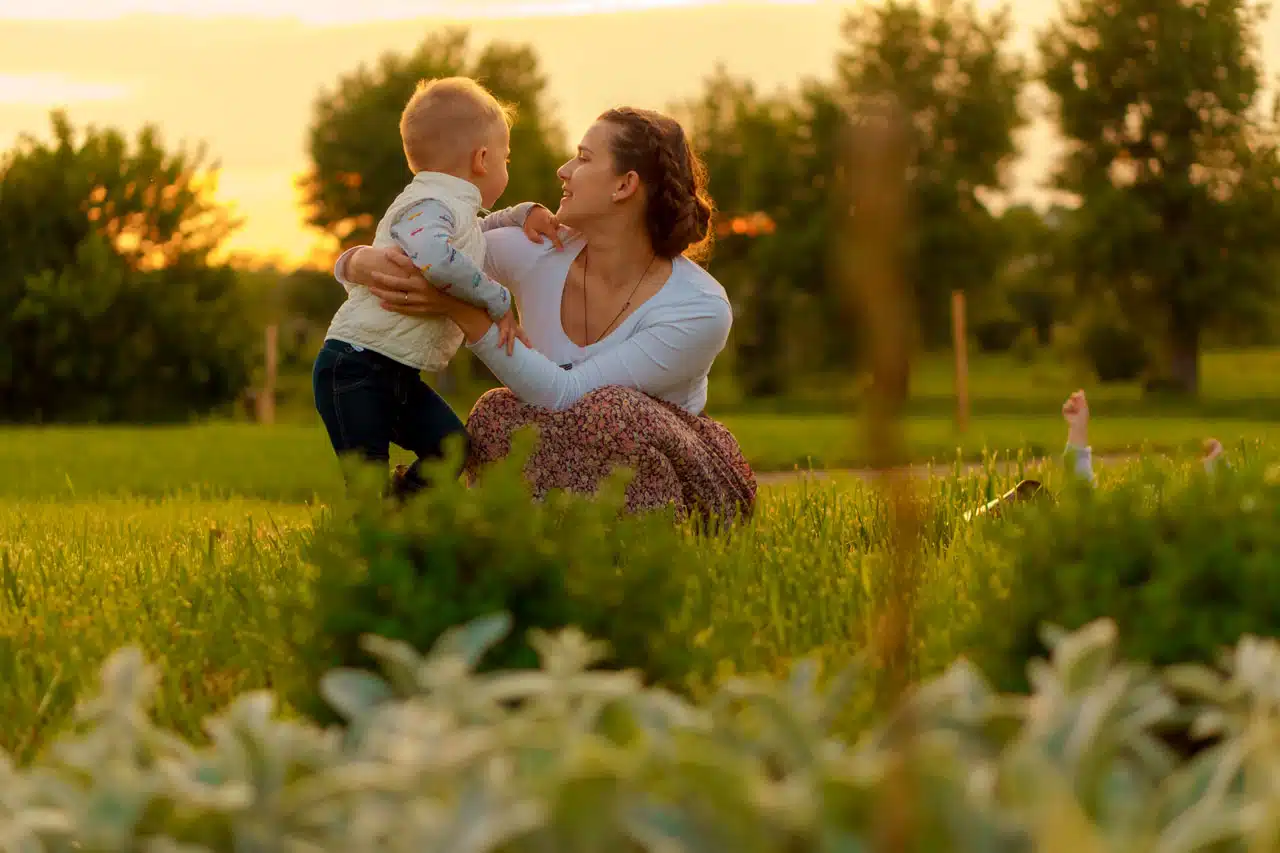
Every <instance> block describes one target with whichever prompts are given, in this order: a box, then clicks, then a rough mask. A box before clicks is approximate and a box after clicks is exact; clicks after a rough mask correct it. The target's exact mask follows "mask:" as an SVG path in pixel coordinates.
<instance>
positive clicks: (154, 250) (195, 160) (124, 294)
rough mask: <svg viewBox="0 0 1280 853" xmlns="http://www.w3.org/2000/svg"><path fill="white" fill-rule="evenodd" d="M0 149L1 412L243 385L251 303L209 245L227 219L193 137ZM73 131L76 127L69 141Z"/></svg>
mask: <svg viewBox="0 0 1280 853" xmlns="http://www.w3.org/2000/svg"><path fill="white" fill-rule="evenodd" d="M52 124H53V139H52V141H51V142H49V143H44V142H40V141H38V140H36V139H34V138H32V137H23V138H22V139H21V140H20V141H19V143H18V145H17V146H16V147H15V148H14V149H12V150H10V151H9V152H8V153H7V154H6V155H5V156H4V157H3V159H2V160H0V246H2V247H3V248H4V259H5V262H4V264H3V265H0V412H2V413H3V417H4V418H5V419H6V420H12V421H54V420H99V421H109V420H154V419H168V418H180V417H186V416H189V415H191V414H198V413H203V412H207V411H209V410H211V409H213V408H215V407H218V406H220V405H222V404H224V403H226V402H228V401H230V400H231V399H233V398H234V397H235V396H236V395H237V394H238V393H240V391H241V390H242V389H243V388H244V387H245V385H246V383H247V380H248V375H249V367H248V365H249V363H250V361H251V359H252V358H253V357H254V355H255V349H256V346H255V344H256V340H257V331H256V329H255V327H254V325H253V322H252V303H251V301H250V300H249V299H248V298H247V296H246V293H245V290H244V289H243V288H242V287H241V286H240V282H239V281H238V278H237V275H236V273H235V271H234V270H232V269H231V268H229V267H227V266H224V265H218V264H214V263H213V262H212V260H211V256H212V254H213V253H214V252H215V251H216V250H217V249H218V248H219V246H220V245H221V244H222V242H223V240H224V239H225V238H226V236H227V235H228V234H229V233H230V232H231V231H232V229H233V228H234V227H235V225H236V223H235V222H234V221H233V220H232V219H231V218H230V217H229V216H228V215H227V213H226V211H225V210H223V209H222V208H220V207H219V206H218V205H217V204H216V203H215V202H214V201H213V200H212V197H211V192H212V189H213V178H214V176H215V174H216V166H210V167H206V166H205V164H204V152H203V150H197V151H195V152H189V151H185V150H184V151H177V152H171V151H166V150H165V148H164V147H163V145H162V144H161V141H160V138H159V135H158V133H157V132H156V130H155V129H154V128H153V127H145V128H143V130H142V131H141V132H140V133H139V134H138V136H137V139H136V140H135V141H134V143H133V144H132V145H130V143H129V141H128V140H127V139H126V138H125V137H124V136H123V135H122V134H121V133H119V132H118V131H115V130H100V129H96V128H92V127H90V128H87V129H86V130H84V131H83V133H82V134H77V133H76V132H75V130H74V129H73V128H72V126H71V123H70V121H69V120H68V119H67V117H66V116H65V115H64V114H63V113H61V112H55V113H54V114H53V116H52ZM77 137H80V138H79V139H78V138H77Z"/></svg>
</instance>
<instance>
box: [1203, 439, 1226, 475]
mask: <svg viewBox="0 0 1280 853" xmlns="http://www.w3.org/2000/svg"><path fill="white" fill-rule="evenodd" d="M1221 456H1222V442H1221V441H1218V439H1216V438H1206V439H1205V440H1204V464H1205V467H1206V468H1212V467H1213V466H1214V465H1215V464H1217V461H1218V459H1219V458H1220V457H1221Z"/></svg>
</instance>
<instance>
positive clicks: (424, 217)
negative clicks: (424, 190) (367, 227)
mask: <svg viewBox="0 0 1280 853" xmlns="http://www.w3.org/2000/svg"><path fill="white" fill-rule="evenodd" d="M456 228H457V223H456V222H454V219H453V214H452V213H450V212H449V209H448V208H447V207H445V206H444V205H443V204H441V203H440V202H438V201H435V200H434V199H427V200H426V201H420V202H418V203H417V204H415V205H414V206H413V207H410V208H409V209H408V210H406V211H405V212H404V213H403V214H401V216H400V218H399V219H397V220H396V221H395V223H394V224H393V225H392V226H391V236H392V238H393V239H394V240H395V241H396V243H397V244H399V246H400V248H402V249H404V251H405V253H406V254H407V255H408V256H409V257H410V258H411V259H412V260H413V262H414V264H416V265H417V267H418V269H419V270H421V271H422V274H423V276H424V277H426V279H427V281H429V282H431V284H432V285H434V286H435V287H437V288H439V289H440V290H443V291H444V292H445V293H448V294H450V295H451V296H456V297H458V298H459V299H461V300H463V301H464V302H469V303H471V304H472V305H475V306H477V307H480V308H483V309H485V311H486V312H487V313H488V315H489V319H491V320H501V319H502V318H503V317H505V316H506V315H507V312H509V311H510V310H511V291H509V290H507V289H506V288H505V287H503V286H502V285H501V284H498V283H497V282H496V281H494V280H493V279H491V278H489V277H488V276H487V275H485V274H484V272H483V271H482V270H481V269H480V268H479V267H477V266H476V265H475V264H473V263H472V262H471V259H470V258H468V257H467V256H466V255H464V254H463V253H462V252H459V251H458V250H457V249H455V248H453V246H452V245H450V243H449V238H450V237H451V236H452V235H453V232H454V230H455V229H456Z"/></svg>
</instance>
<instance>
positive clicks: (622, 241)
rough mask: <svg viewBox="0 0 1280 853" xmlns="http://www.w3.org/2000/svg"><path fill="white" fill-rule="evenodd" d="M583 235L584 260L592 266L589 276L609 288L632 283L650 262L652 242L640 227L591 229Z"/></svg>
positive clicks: (642, 273)
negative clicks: (621, 229)
mask: <svg viewBox="0 0 1280 853" xmlns="http://www.w3.org/2000/svg"><path fill="white" fill-rule="evenodd" d="M583 236H584V237H585V238H586V241H587V247H586V249H585V250H584V251H583V254H584V255H585V257H584V258H583V260H584V261H585V262H587V263H588V264H589V265H590V267H591V278H592V279H594V280H596V281H598V282H599V283H600V284H601V285H603V286H604V287H606V288H608V289H610V290H616V289H624V288H629V287H634V286H635V283H636V279H637V278H639V277H640V276H642V275H644V270H645V269H646V268H648V267H650V266H651V265H652V263H653V260H654V258H653V254H654V252H653V244H652V243H650V242H649V236H648V235H647V234H646V233H644V232H643V231H639V232H637V231H635V230H626V231H617V232H612V233H610V232H608V231H600V232H596V231H591V232H586V233H584V234H583Z"/></svg>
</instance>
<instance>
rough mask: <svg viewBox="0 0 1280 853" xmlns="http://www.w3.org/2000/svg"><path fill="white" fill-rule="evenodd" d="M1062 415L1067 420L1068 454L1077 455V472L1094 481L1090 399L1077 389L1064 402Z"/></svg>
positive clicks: (1078, 474) (1091, 481)
mask: <svg viewBox="0 0 1280 853" xmlns="http://www.w3.org/2000/svg"><path fill="white" fill-rule="evenodd" d="M1062 417H1063V419H1065V420H1066V422H1067V451H1066V452H1067V456H1068V458H1070V457H1071V456H1072V455H1073V454H1074V456H1075V469H1076V470H1075V473H1076V476H1078V477H1080V478H1081V479H1084V480H1088V481H1089V482H1090V483H1093V482H1094V476H1093V451H1092V449H1091V448H1090V447H1089V401H1088V400H1087V399H1086V398H1085V396H1084V392H1083V391H1077V392H1075V393H1074V394H1072V395H1071V396H1070V397H1068V398H1067V402H1065V403H1063V404H1062Z"/></svg>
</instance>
